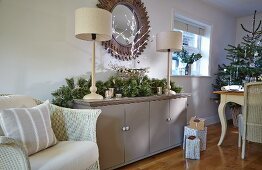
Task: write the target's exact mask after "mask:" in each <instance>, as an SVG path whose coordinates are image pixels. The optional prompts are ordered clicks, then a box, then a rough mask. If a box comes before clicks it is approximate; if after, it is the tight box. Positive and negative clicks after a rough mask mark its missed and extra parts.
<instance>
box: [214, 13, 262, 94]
mask: <svg viewBox="0 0 262 170" xmlns="http://www.w3.org/2000/svg"><path fill="white" fill-rule="evenodd" d="M241 27H242V29H243V30H244V31H245V32H246V33H247V34H246V35H245V36H244V37H243V38H242V39H243V41H242V42H241V44H238V45H237V46H234V45H228V47H227V48H226V49H225V50H226V51H227V56H226V58H227V59H228V60H229V61H230V64H229V65H225V64H223V65H218V73H217V74H216V75H217V78H216V84H213V87H214V89H215V90H220V89H221V87H222V86H226V85H243V84H244V83H246V82H250V81H257V80H261V74H262V25H261V20H259V22H258V23H257V22H256V11H255V12H254V16H253V23H252V30H248V29H247V28H246V27H245V26H244V25H243V24H241Z"/></svg>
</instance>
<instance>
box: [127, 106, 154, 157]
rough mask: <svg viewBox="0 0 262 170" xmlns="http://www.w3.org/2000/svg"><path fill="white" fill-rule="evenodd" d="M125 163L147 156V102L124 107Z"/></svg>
mask: <svg viewBox="0 0 262 170" xmlns="http://www.w3.org/2000/svg"><path fill="white" fill-rule="evenodd" d="M125 111H126V115H125V116H126V122H125V124H126V127H127V129H126V131H125V161H126V162H130V161H132V160H134V159H138V158H140V157H144V156H146V155H148V154H149V102H141V103H131V104H126V105H125Z"/></svg>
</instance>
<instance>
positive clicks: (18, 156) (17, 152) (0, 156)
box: [0, 136, 30, 170]
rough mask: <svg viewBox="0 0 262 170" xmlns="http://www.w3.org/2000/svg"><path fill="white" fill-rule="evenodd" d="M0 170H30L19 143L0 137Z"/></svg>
mask: <svg viewBox="0 0 262 170" xmlns="http://www.w3.org/2000/svg"><path fill="white" fill-rule="evenodd" d="M0 169H2V170H9V169H12V170H30V163H29V159H28V156H27V154H26V151H25V149H24V147H23V146H22V144H21V143H19V142H18V141H16V140H14V139H12V138H8V137H5V136H0Z"/></svg>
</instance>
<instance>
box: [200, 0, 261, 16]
mask: <svg viewBox="0 0 262 170" xmlns="http://www.w3.org/2000/svg"><path fill="white" fill-rule="evenodd" d="M201 1H203V2H206V3H208V4H210V5H212V6H215V7H217V8H220V9H222V10H224V11H226V12H228V13H230V14H232V15H234V16H236V17H242V16H248V15H252V14H253V13H254V11H255V10H257V12H262V0H201Z"/></svg>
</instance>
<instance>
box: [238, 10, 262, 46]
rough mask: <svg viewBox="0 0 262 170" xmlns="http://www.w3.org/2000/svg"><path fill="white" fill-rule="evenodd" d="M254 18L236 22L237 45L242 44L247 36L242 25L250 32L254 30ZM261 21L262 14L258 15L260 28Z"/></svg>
mask: <svg viewBox="0 0 262 170" xmlns="http://www.w3.org/2000/svg"><path fill="white" fill-rule="evenodd" d="M253 16H254V15H250V16H245V17H240V18H237V22H236V27H237V28H236V30H237V31H236V43H235V44H236V45H237V44H241V42H243V40H242V38H243V37H244V36H246V35H247V32H245V31H244V30H243V29H242V27H241V25H240V24H243V26H244V27H245V28H247V29H248V30H252V25H253ZM259 20H262V12H261V13H257V15H256V26H258V24H259ZM255 28H256V27H255Z"/></svg>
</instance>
